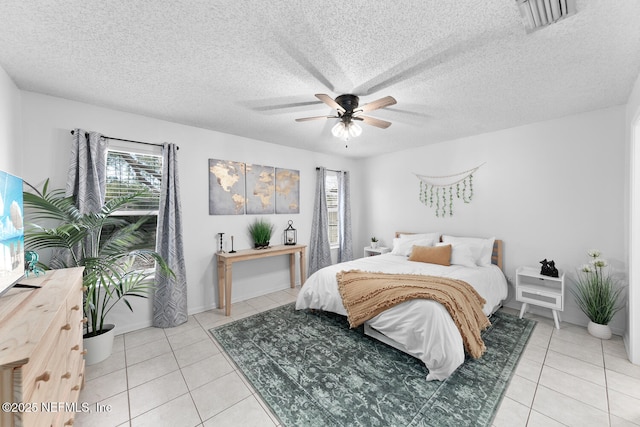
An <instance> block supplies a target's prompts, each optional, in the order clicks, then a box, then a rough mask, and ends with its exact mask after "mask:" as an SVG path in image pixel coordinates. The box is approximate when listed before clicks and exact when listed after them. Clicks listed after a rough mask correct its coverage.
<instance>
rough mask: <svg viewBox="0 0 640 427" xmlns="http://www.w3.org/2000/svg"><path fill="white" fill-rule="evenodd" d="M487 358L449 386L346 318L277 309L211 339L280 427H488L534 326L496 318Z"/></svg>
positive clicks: (217, 331) (466, 367) (470, 364)
mask: <svg viewBox="0 0 640 427" xmlns="http://www.w3.org/2000/svg"><path fill="white" fill-rule="evenodd" d="M491 324H492V325H491V326H490V327H489V328H488V329H487V330H486V331H485V332H484V333H483V334H482V338H483V340H484V342H485V345H486V346H487V352H486V353H485V354H484V355H483V356H482V357H481V358H480V359H476V360H474V359H469V358H467V360H466V361H465V363H464V364H463V365H462V366H460V367H459V368H458V369H457V370H456V371H455V372H454V373H453V374H452V375H451V376H450V377H449V378H448V379H447V380H445V381H431V382H428V381H426V379H425V378H426V376H427V368H426V367H425V366H424V364H423V363H422V362H421V361H420V360H418V359H416V358H414V357H411V356H408V355H406V354H404V353H402V352H400V351H398V350H396V349H394V348H392V347H389V346H387V345H385V344H383V343H381V342H379V341H377V340H375V339H373V338H370V337H368V336H366V335H364V333H363V330H362V328H359V329H349V324H348V322H347V319H346V318H345V317H343V316H338V315H334V314H331V313H324V312H320V311H313V312H312V311H306V310H304V311H296V310H295V309H294V305H293V304H288V305H285V306H281V307H278V308H275V309H272V310H269V311H266V312H263V313H260V314H256V315H254V316H251V317H247V318H245V319H241V320H238V321H235V322H233V323H229V324H226V325H223V326H220V327H217V328H214V329H211V331H210V332H211V334H212V335H213V336H214V337H215V339H216V340H217V341H218V342H219V343H220V344H221V345H222V346H223V347H224V349H225V350H226V352H227V353H228V354H229V356H230V357H231V358H232V359H233V360H234V361H235V363H236V364H237V366H238V368H239V369H240V370H241V371H242V372H243V373H244V375H245V376H246V378H247V379H248V380H249V381H250V382H251V384H253V386H254V388H255V389H256V390H257V391H258V392H259V393H260V395H261V396H262V398H263V400H264V401H265V402H266V403H267V404H268V405H269V407H270V408H271V410H272V411H273V413H274V414H275V415H276V416H277V417H278V418H279V419H280V422H281V424H282V425H283V426H287V427H293V426H296V427H303V426H304V427H306V426H319V427H320V426H321V427H328V426H367V427H370V426H456V427H458V426H489V425H491V422H492V420H493V417H494V415H495V412H496V409H497V408H498V405H499V404H500V401H501V399H502V396H503V394H504V391H505V389H506V386H507V384H508V382H509V380H510V378H511V376H512V373H513V370H514V368H515V366H516V364H517V363H518V359H519V358H520V354H521V353H522V350H523V348H524V346H525V344H526V343H527V340H528V339H529V336H530V335H531V332H532V331H533V328H534V326H535V322H534V321H532V320H529V319H518V318H517V317H515V316H512V315H509V314H506V313H501V312H498V313H496V314H495V315H493V316H492V317H491Z"/></svg>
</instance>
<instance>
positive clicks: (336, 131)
mask: <svg viewBox="0 0 640 427" xmlns="http://www.w3.org/2000/svg"><path fill="white" fill-rule="evenodd" d="M331 133H332V134H333V136H335V137H336V138H342V137H343V136H344V135H345V134H346V133H347V129H346V126H345V124H344V122H338V123H336V125H335V126H334V127H332V128H331Z"/></svg>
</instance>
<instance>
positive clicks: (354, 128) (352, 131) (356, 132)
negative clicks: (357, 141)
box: [347, 122, 362, 138]
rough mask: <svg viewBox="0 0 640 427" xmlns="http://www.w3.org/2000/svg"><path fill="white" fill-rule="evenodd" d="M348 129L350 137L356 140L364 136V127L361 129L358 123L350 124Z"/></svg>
mask: <svg viewBox="0 0 640 427" xmlns="http://www.w3.org/2000/svg"><path fill="white" fill-rule="evenodd" d="M347 129H348V131H349V136H351V137H352V138H356V137H358V136H360V135H362V127H360V125H359V124H357V123H354V122H351V123H349V127H348V128H347Z"/></svg>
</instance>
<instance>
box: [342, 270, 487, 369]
mask: <svg viewBox="0 0 640 427" xmlns="http://www.w3.org/2000/svg"><path fill="white" fill-rule="evenodd" d="M336 277H337V279H338V289H339V291H340V296H341V297H342V303H343V305H344V307H345V308H346V310H347V315H348V318H349V325H350V326H351V327H352V328H355V327H357V326H360V325H361V324H363V323H364V322H365V321H367V320H369V319H371V318H373V317H375V316H377V315H378V314H380V313H381V312H383V311H384V310H386V309H388V308H390V307H393V306H395V305H398V304H400V303H402V302H404V301H407V300H410V299H415V298H425V299H431V300H434V301H437V302H439V303H440V304H442V305H443V306H444V307H445V308H446V309H447V311H448V312H449V314H450V315H451V317H452V318H453V321H454V322H455V324H456V326H457V327H458V330H459V331H460V335H462V341H463V343H464V348H465V350H466V351H467V352H468V353H469V354H470V355H471V356H472V357H473V358H478V357H480V356H482V354H483V353H484V352H485V350H486V347H485V345H484V342H483V341H482V337H481V336H480V331H482V330H484V329H485V328H487V327H488V326H489V325H491V323H490V322H489V319H488V318H487V316H485V314H484V313H483V312H482V307H483V306H484V303H485V302H486V301H485V300H484V298H482V297H481V296H480V294H478V292H477V291H476V290H475V289H474V288H473V287H472V286H471V285H469V284H468V283H466V282H464V281H462V280H456V279H448V278H445V277H436V276H422V275H414V274H386V273H368V272H364V271H360V270H351V271H341V272H339V273H338V274H337V275H336Z"/></svg>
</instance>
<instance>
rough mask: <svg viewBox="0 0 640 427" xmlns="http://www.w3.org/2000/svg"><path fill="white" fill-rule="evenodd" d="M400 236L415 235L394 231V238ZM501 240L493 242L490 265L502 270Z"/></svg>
mask: <svg viewBox="0 0 640 427" xmlns="http://www.w3.org/2000/svg"><path fill="white" fill-rule="evenodd" d="M401 234H416V233H411V232H406V231H396V238H398V237H400V235H401ZM440 241H442V236H440ZM502 257H503V255H502V240H498V239H496V240H495V242H493V252H492V253H491V264H495V265H497V266H498V268H500V270H502V263H503V261H502Z"/></svg>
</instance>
